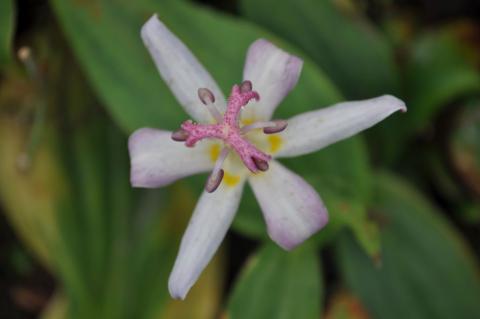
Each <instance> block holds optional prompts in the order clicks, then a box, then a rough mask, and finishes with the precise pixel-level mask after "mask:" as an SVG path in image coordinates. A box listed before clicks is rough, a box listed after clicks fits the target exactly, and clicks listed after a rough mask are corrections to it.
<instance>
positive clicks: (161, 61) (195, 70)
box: [141, 15, 226, 123]
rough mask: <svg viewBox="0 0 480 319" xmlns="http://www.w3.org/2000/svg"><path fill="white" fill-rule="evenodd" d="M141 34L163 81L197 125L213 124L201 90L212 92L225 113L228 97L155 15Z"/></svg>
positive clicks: (216, 103) (217, 104)
mask: <svg viewBox="0 0 480 319" xmlns="http://www.w3.org/2000/svg"><path fill="white" fill-rule="evenodd" d="M141 35H142V39H143V42H144V43H145V46H146V47H147V48H148V50H149V51H150V54H151V56H152V58H153V60H154V61H155V64H156V66H157V68H158V70H159V71H160V74H161V76H162V78H163V80H164V81H165V83H167V85H168V86H169V87H170V90H172V92H173V94H174V95H175V97H176V98H177V100H178V102H179V103H180V104H181V105H182V106H183V108H184V109H185V111H186V112H187V113H188V114H190V115H191V116H192V117H193V118H194V119H195V120H197V121H198V122H202V123H208V122H211V121H212V117H211V115H210V113H209V112H208V111H207V109H206V108H205V107H204V106H203V105H202V104H201V102H200V100H199V98H198V89H199V88H207V89H209V90H210V91H212V92H213V94H214V96H215V98H216V102H215V105H216V106H217V107H218V108H219V109H220V110H221V111H222V112H223V111H224V110H225V108H226V105H225V97H224V96H223V94H222V91H221V90H220V88H219V87H218V85H217V83H216V82H215V80H214V79H213V78H212V77H211V75H210V74H209V73H208V71H207V70H206V69H205V68H204V67H203V66H202V65H201V64H200V62H199V61H198V60H197V59H196V58H195V56H194V55H193V54H192V52H190V50H189V49H188V48H187V47H186V46H185V44H183V43H182V41H180V39H178V38H177V37H176V36H175V35H174V34H173V33H172V32H170V30H169V29H168V28H167V27H166V26H165V25H164V24H163V23H162V22H160V20H158V18H157V16H156V15H154V16H152V17H151V18H150V19H149V20H148V21H147V22H146V23H145V24H144V25H143V27H142V31H141Z"/></svg>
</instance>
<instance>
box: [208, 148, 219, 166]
mask: <svg viewBox="0 0 480 319" xmlns="http://www.w3.org/2000/svg"><path fill="white" fill-rule="evenodd" d="M220 151H221V148H220V145H219V144H213V145H212V146H211V147H210V149H209V153H210V159H211V160H212V162H215V161H216V160H217V158H218V156H219V155H220Z"/></svg>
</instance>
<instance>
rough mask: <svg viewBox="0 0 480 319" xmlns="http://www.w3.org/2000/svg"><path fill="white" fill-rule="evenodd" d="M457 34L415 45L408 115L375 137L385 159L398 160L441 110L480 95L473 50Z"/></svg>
mask: <svg viewBox="0 0 480 319" xmlns="http://www.w3.org/2000/svg"><path fill="white" fill-rule="evenodd" d="M454 31H455V30H454V29H452V28H444V29H440V30H437V31H433V32H429V33H424V34H422V35H421V36H419V37H417V38H416V39H415V41H414V42H413V43H412V44H411V47H410V50H409V51H410V52H409V53H410V56H409V58H408V63H407V65H406V73H405V89H406V103H407V107H408V112H407V113H406V115H405V116H402V117H401V118H400V117H398V118H394V119H392V120H391V121H390V122H389V125H388V126H382V127H381V129H380V130H374V131H372V134H371V137H372V139H374V140H375V141H376V144H377V145H379V146H378V149H379V150H380V151H381V155H382V156H383V158H384V159H386V160H388V161H393V160H395V159H396V158H397V157H398V155H400V153H401V151H402V150H403V151H405V147H406V142H407V141H408V139H409V138H411V137H412V136H413V135H414V134H416V133H418V132H421V131H422V130H425V129H427V128H428V127H429V126H430V125H431V123H432V121H433V119H434V118H435V116H436V115H438V114H439V112H440V111H441V110H444V109H445V108H446V107H449V106H455V105H454V104H455V103H457V102H462V101H463V100H466V99H468V98H470V97H472V96H479V95H480V74H479V72H478V71H477V70H476V69H475V67H474V65H473V64H472V63H470V62H469V59H468V54H466V52H468V51H469V50H472V49H471V48H468V47H466V46H465V44H464V43H463V42H462V41H461V39H460V38H459V36H458V35H457V34H456V33H455V32H454ZM474 52H476V51H474ZM473 54H476V53H473Z"/></svg>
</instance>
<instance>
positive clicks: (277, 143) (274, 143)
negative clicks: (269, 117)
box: [267, 134, 283, 153]
mask: <svg viewBox="0 0 480 319" xmlns="http://www.w3.org/2000/svg"><path fill="white" fill-rule="evenodd" d="M267 139H268V143H269V145H270V152H271V153H276V152H278V151H279V150H280V148H281V147H282V143H283V140H282V137H281V136H280V135H278V134H274V135H268V138H267Z"/></svg>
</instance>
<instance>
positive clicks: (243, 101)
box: [172, 81, 287, 192]
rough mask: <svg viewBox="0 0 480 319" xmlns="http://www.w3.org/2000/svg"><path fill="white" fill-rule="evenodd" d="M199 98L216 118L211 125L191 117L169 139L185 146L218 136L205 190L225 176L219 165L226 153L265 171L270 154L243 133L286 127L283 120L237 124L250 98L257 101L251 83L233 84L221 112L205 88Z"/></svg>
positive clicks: (279, 130)
mask: <svg viewBox="0 0 480 319" xmlns="http://www.w3.org/2000/svg"><path fill="white" fill-rule="evenodd" d="M198 97H199V99H200V101H201V102H202V103H203V105H205V106H206V108H207V110H208V112H209V113H210V115H211V116H212V118H213V119H214V120H215V123H214V124H198V123H194V122H193V121H191V120H188V121H185V122H183V124H182V125H181V128H180V129H179V130H178V131H176V132H173V133H172V139H173V140H174V141H178V142H185V145H186V146H187V147H194V146H195V144H196V143H197V142H198V141H200V140H203V139H218V140H221V141H222V142H223V144H224V147H223V149H222V151H221V153H220V156H219V157H218V158H217V160H216V162H215V165H214V168H213V171H212V173H211V174H210V176H209V178H208V180H207V183H206V185H205V189H206V191H207V192H213V191H215V190H216V189H217V188H218V186H219V185H220V183H221V182H222V178H223V175H224V172H223V169H222V166H223V162H224V161H225V159H226V158H227V156H228V154H229V153H230V152H231V151H233V152H235V153H237V155H238V156H239V157H240V159H241V160H242V162H243V164H244V165H245V167H246V168H247V169H248V170H249V171H250V172H252V173H258V172H264V171H267V170H268V167H269V166H268V162H269V161H270V160H271V159H272V157H271V156H270V155H269V154H266V153H264V152H262V151H261V150H259V149H258V148H257V147H256V146H255V145H254V144H252V143H251V142H250V141H249V140H248V139H247V138H246V133H248V132H250V131H251V130H254V129H263V133H264V134H274V133H278V132H281V131H283V130H284V129H285V128H286V127H287V122H286V121H284V120H273V121H266V122H255V123H252V124H250V125H245V126H242V127H240V124H239V123H240V115H241V110H242V109H243V108H244V107H245V106H246V105H247V104H248V103H249V102H250V101H251V100H256V101H259V100H260V95H259V94H258V92H256V91H254V90H253V87H252V82H250V81H244V82H242V83H241V84H240V85H234V86H233V88H232V91H231V93H230V96H229V98H228V102H227V109H226V111H225V113H224V114H223V115H222V114H221V113H220V112H219V111H218V109H217V108H216V107H215V96H214V95H213V93H212V92H211V91H210V90H209V89H207V88H199V89H198Z"/></svg>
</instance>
